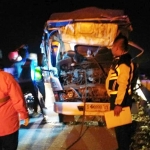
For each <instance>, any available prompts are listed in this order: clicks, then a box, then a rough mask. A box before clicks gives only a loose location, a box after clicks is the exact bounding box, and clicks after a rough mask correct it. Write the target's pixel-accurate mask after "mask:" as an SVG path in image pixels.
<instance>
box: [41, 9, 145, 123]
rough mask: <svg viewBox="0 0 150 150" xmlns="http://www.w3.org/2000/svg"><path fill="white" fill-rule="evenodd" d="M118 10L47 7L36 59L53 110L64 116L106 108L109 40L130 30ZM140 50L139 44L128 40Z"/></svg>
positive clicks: (91, 113) (92, 113) (100, 113)
mask: <svg viewBox="0 0 150 150" xmlns="http://www.w3.org/2000/svg"><path fill="white" fill-rule="evenodd" d="M132 30H133V29H132V25H131V22H130V20H129V17H128V16H127V15H125V14H124V11H123V10H112V9H99V8H96V7H87V8H83V9H78V10H75V11H72V12H62V13H53V14H51V16H50V18H49V19H48V20H47V21H46V23H45V25H44V32H43V36H42V42H41V45H40V48H41V54H40V57H39V65H40V66H42V68H43V74H44V80H45V82H49V81H50V83H51V87H52V90H53V94H54V98H55V102H54V111H55V112H56V113H58V114H59V119H60V122H65V117H66V116H67V117H69V116H70V117H73V119H74V116H83V115H85V116H103V115H104V112H105V111H108V110H109V109H110V105H109V97H108V95H107V93H106V89H105V79H106V77H107V73H108V71H109V68H110V65H111V62H112V59H113V56H112V54H111V51H110V49H111V46H112V44H113V41H114V39H115V37H116V36H117V35H118V34H119V33H122V34H123V35H125V36H126V37H128V38H129V35H130V32H132ZM129 45H131V46H133V47H136V48H137V49H138V51H140V52H139V53H138V54H137V55H136V56H135V57H134V58H136V57H138V56H140V55H141V54H142V53H143V49H142V48H140V47H139V46H137V45H136V44H134V43H133V42H131V41H130V42H129Z"/></svg>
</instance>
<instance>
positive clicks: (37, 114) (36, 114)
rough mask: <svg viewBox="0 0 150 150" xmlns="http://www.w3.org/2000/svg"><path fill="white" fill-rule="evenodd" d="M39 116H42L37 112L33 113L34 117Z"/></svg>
mask: <svg viewBox="0 0 150 150" xmlns="http://www.w3.org/2000/svg"><path fill="white" fill-rule="evenodd" d="M39 116H40V114H39V113H37V112H34V113H33V114H32V117H33V118H37V117H39Z"/></svg>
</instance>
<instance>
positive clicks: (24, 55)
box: [9, 45, 46, 121]
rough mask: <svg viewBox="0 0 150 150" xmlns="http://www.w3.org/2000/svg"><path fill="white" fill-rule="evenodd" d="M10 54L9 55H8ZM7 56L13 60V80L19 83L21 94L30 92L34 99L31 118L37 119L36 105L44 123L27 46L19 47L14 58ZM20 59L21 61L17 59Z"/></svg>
mask: <svg viewBox="0 0 150 150" xmlns="http://www.w3.org/2000/svg"><path fill="white" fill-rule="evenodd" d="M10 54H11V53H10ZM10 54H9V59H10V60H13V65H12V66H13V67H14V70H15V71H14V78H15V79H16V80H17V82H18V83H19V85H20V87H21V89H22V91H23V93H24V94H25V93H27V92H30V93H32V95H33V97H34V103H33V111H34V112H33V113H32V115H31V116H32V117H39V116H40V114H39V113H38V107H37V106H38V105H39V106H40V109H41V113H42V115H43V121H46V117H45V113H44V111H43V108H42V106H41V103H40V101H39V98H38V95H37V87H36V85H35V81H34V71H35V70H34V63H33V61H32V59H30V57H29V52H28V46H27V45H25V46H21V47H20V48H18V50H17V54H16V53H15V57H10V56H14V55H10ZM19 57H21V60H20V59H19V60H18V58H19Z"/></svg>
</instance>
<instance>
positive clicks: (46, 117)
mask: <svg viewBox="0 0 150 150" xmlns="http://www.w3.org/2000/svg"><path fill="white" fill-rule="evenodd" d="M48 122H49V121H48V116H44V117H43V119H42V122H41V123H42V124H43V123H48Z"/></svg>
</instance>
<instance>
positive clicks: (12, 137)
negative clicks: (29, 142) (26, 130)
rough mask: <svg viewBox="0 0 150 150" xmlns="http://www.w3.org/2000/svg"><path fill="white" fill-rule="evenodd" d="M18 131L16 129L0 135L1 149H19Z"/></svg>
mask: <svg viewBox="0 0 150 150" xmlns="http://www.w3.org/2000/svg"><path fill="white" fill-rule="evenodd" d="M18 133H19V131H16V132H14V133H12V134H9V135H5V136H0V150H17V147H18Z"/></svg>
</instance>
